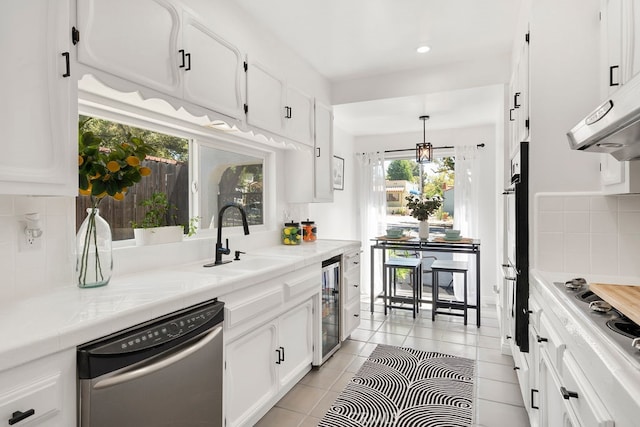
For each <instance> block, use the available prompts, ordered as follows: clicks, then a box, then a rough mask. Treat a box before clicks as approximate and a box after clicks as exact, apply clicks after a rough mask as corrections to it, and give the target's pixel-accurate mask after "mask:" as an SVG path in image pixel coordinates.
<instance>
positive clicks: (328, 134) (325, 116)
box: [313, 103, 333, 202]
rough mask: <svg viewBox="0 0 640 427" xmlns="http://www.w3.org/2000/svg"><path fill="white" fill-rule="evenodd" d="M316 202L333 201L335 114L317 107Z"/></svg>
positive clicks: (323, 106) (328, 108)
mask: <svg viewBox="0 0 640 427" xmlns="http://www.w3.org/2000/svg"><path fill="white" fill-rule="evenodd" d="M314 155H315V158H314V163H313V165H314V184H315V185H314V196H315V197H314V201H315V202H332V201H333V112H332V110H331V107H327V106H325V105H322V104H320V103H316V105H315V152H314Z"/></svg>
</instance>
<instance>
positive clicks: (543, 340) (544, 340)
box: [536, 335, 549, 342]
mask: <svg viewBox="0 0 640 427" xmlns="http://www.w3.org/2000/svg"><path fill="white" fill-rule="evenodd" d="M536 341H538V342H547V341H549V340H548V339H546V338H544V337H541V336H540V335H536Z"/></svg>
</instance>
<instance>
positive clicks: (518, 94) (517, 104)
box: [513, 92, 520, 108]
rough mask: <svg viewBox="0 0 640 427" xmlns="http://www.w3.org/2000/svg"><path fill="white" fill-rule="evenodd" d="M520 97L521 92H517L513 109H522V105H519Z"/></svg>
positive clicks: (514, 96)
mask: <svg viewBox="0 0 640 427" xmlns="http://www.w3.org/2000/svg"><path fill="white" fill-rule="evenodd" d="M519 97H520V92H516V93H515V95H513V108H520V104H519V103H518V98H519Z"/></svg>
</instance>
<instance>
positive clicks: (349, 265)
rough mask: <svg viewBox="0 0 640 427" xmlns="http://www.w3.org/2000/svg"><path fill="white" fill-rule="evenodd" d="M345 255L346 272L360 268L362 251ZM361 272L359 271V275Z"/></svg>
mask: <svg viewBox="0 0 640 427" xmlns="http://www.w3.org/2000/svg"><path fill="white" fill-rule="evenodd" d="M343 257H344V272H345V274H347V273H350V272H352V271H356V270H357V271H359V270H360V252H359V251H358V252H350V253H345V254H344V255H343ZM359 274H360V273H358V275H359Z"/></svg>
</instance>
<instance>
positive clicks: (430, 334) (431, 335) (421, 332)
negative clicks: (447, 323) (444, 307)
mask: <svg viewBox="0 0 640 427" xmlns="http://www.w3.org/2000/svg"><path fill="white" fill-rule="evenodd" d="M444 333H445V329H442V328H425V327H422V326H417V325H416V326H414V327H413V329H412V330H411V331H410V332H409V335H408V336H410V337H417V338H427V339H430V340H439V339H441V338H442V335H443V334H444Z"/></svg>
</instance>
